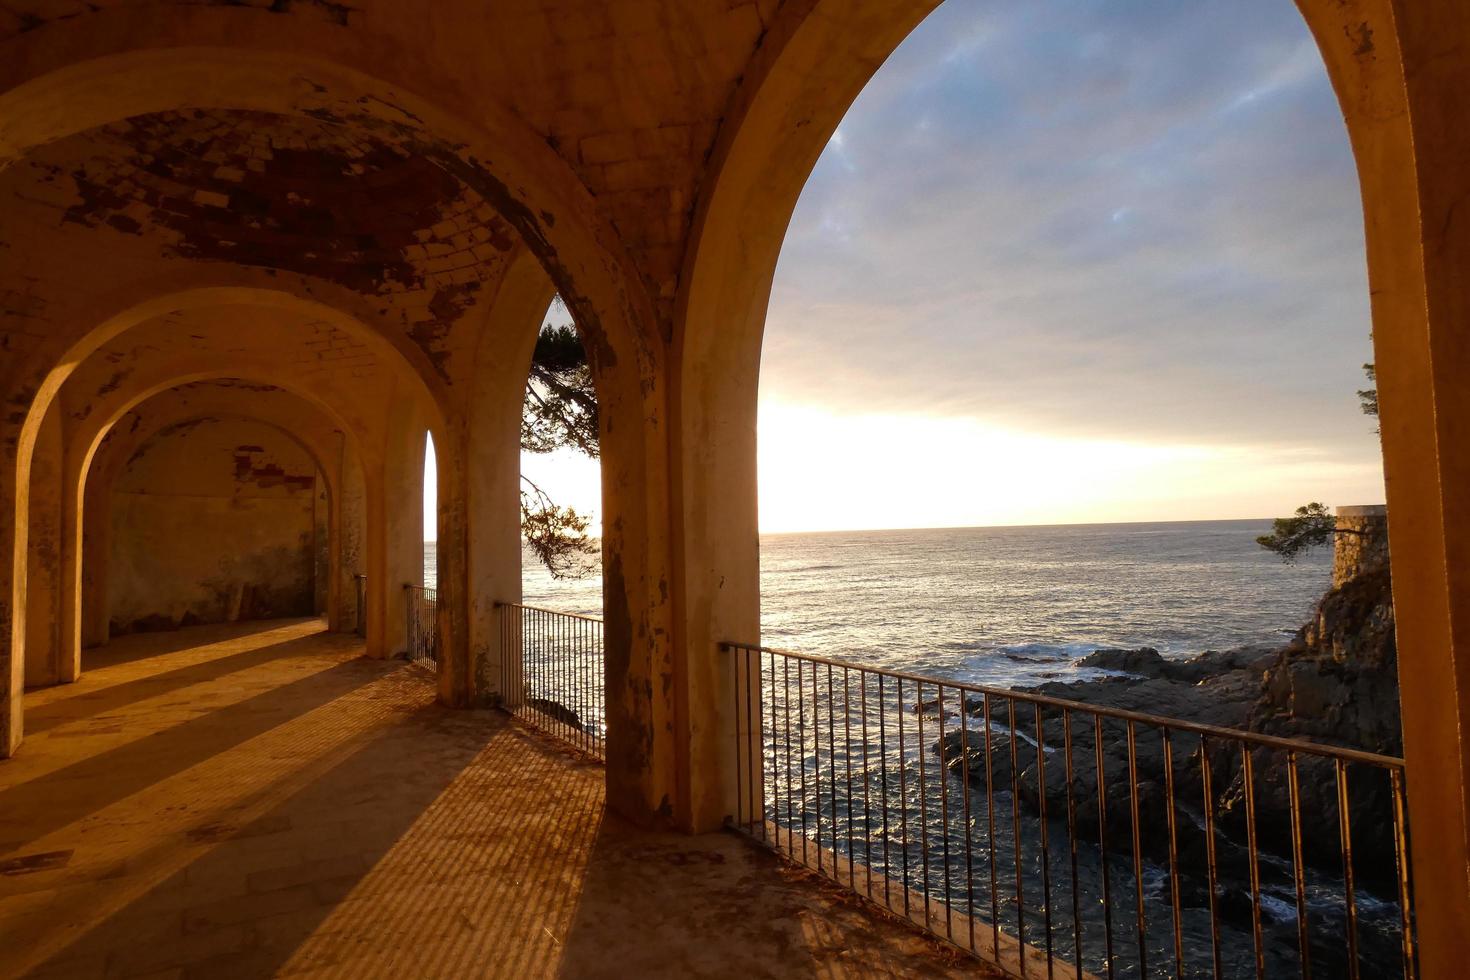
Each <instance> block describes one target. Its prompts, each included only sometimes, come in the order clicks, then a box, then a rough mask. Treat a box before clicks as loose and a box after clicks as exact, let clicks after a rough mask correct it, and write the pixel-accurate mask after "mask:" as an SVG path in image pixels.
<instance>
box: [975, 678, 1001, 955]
mask: <svg viewBox="0 0 1470 980" xmlns="http://www.w3.org/2000/svg"><path fill="white" fill-rule="evenodd" d="M980 700H981V706H982V707H983V708H984V711H985V819H986V824H987V830H988V833H987V835H986V843H987V844H988V845H989V849H990V941H991V947H990V949H991V952H992V953H993V954H994V955H995V956H996V958H999V957H1000V882H999V878H998V877H997V875H996V870H995V773H994V766H993V765H992V764H991V760H990V692H989V691H982V692H981V694H980Z"/></svg>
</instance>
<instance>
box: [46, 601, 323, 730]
mask: <svg viewBox="0 0 1470 980" xmlns="http://www.w3.org/2000/svg"><path fill="white" fill-rule="evenodd" d="M275 627H276V628H279V624H275ZM252 632H258V633H268V632H271V630H270V629H265V628H263V629H261V630H258V631H252ZM248 635H251V634H250V633H246V634H239V633H236V634H234V635H232V636H231V637H230V638H231V639H236V640H238V639H239V638H241V637H242V636H248ZM292 642H293V641H291V640H281V641H277V642H274V643H266V644H263V645H261V646H258V647H256V648H254V649H252V650H245V651H242V652H240V653H234V654H228V655H225V656H221V657H216V658H214V659H212V660H206V661H203V662H202V663H195V664H189V665H188V666H185V667H179V668H176V669H174V670H166V671H162V672H160V673H157V674H149V675H147V676H146V677H140V678H138V679H137V680H132V681H125V682H123V683H121V684H113V685H111V686H109V687H104V688H101V689H98V690H88V689H86V688H85V687H83V688H82V689H79V690H78V691H77V692H76V693H75V694H73V695H71V696H68V697H65V698H58V699H56V700H52V701H48V702H47V703H46V704H43V705H39V706H37V707H34V708H31V707H27V708H26V710H25V714H24V722H25V732H26V734H27V735H39V734H41V733H42V732H46V731H50V730H51V729H52V728H55V727H56V726H58V725H62V724H66V723H67V722H71V721H77V720H80V719H83V718H89V717H95V716H97V715H105V714H108V713H109V712H113V711H117V710H119V709H121V708H125V707H127V706H128V705H130V704H132V703H133V702H135V701H141V700H143V699H145V698H155V697H159V696H160V695H163V694H168V693H171V692H173V691H178V690H182V689H183V688H187V687H193V686H194V685H196V684H203V683H206V682H209V681H214V680H219V679H220V678H222V677H225V676H226V675H228V674H232V673H235V672H237V671H242V670H248V669H249V668H251V667H255V666H258V665H260V664H263V663H266V662H267V661H270V660H274V659H275V658H277V657H280V656H283V655H285V654H288V653H290V650H291V646H290V645H291V643H292ZM196 645H197V644H196ZM298 645H299V643H298ZM188 648H189V645H188V644H186V643H182V642H181V643H180V644H179V645H178V646H177V647H176V648H174V649H172V650H167V651H163V650H160V651H157V652H154V653H152V654H151V655H149V656H143V655H141V654H140V655H136V656H123V657H121V658H117V659H109V660H104V659H103V658H102V657H100V656H98V657H90V656H84V657H83V668H84V672H83V681H82V682H81V683H82V684H85V679H86V677H87V674H88V673H90V672H93V671H98V670H105V669H106V668H108V667H114V666H117V665H119V664H125V663H134V662H136V661H138V660H144V659H152V658H153V657H159V656H163V655H164V653H165V652H169V653H173V652H178V651H179V650H184V649H188ZM82 705H85V708H82Z"/></svg>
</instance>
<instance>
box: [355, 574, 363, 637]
mask: <svg viewBox="0 0 1470 980" xmlns="http://www.w3.org/2000/svg"><path fill="white" fill-rule="evenodd" d="M352 581H353V583H354V584H355V585H356V587H357V626H356V627H354V632H356V633H357V635H358V636H363V637H365V636H367V576H366V575H363V574H361V573H358V574H357V575H354V576H352Z"/></svg>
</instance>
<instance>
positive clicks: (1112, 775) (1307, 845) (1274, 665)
mask: <svg viewBox="0 0 1470 980" xmlns="http://www.w3.org/2000/svg"><path fill="white" fill-rule="evenodd" d="M1351 571H1352V573H1353V574H1351V575H1349V576H1347V577H1345V578H1344V579H1343V580H1341V581H1338V582H1337V583H1336V584H1335V585H1334V587H1333V588H1332V589H1331V590H1329V591H1328V592H1327V594H1326V595H1324V596H1323V598H1322V600H1321V601H1320V602H1319V604H1318V606H1317V608H1316V609H1315V611H1314V613H1313V616H1312V618H1311V620H1310V621H1309V622H1308V623H1307V624H1306V625H1305V626H1303V627H1302V629H1301V630H1299V631H1298V632H1297V634H1296V635H1295V636H1294V637H1293V638H1292V639H1291V640H1290V641H1289V642H1288V643H1287V644H1286V645H1284V646H1281V647H1269V646H1256V647H1243V648H1240V649H1234V650H1226V651H1218V652H1215V651H1211V652H1206V653H1202V654H1200V655H1198V656H1195V657H1192V658H1189V659H1173V658H1166V657H1164V656H1161V655H1160V654H1159V653H1158V652H1157V651H1156V650H1152V649H1148V648H1144V649H1137V650H1098V651H1096V652H1094V653H1092V654H1091V655H1089V656H1087V657H1085V658H1083V659H1082V660H1080V661H1079V662H1078V664H1077V666H1079V667H1093V668H1101V669H1105V670H1108V671H1113V672H1116V673H1115V674H1114V675H1113V676H1109V677H1105V678H1102V679H1097V680H1088V681H1075V682H1070V683H1068V682H1060V681H1054V682H1048V683H1045V684H1041V685H1039V686H1036V687H1031V688H1024V689H1018V690H1019V691H1022V692H1024V693H1034V694H1043V695H1047V696H1050V697H1055V698H1061V699H1065V700H1068V701H1076V702H1081V703H1084V704H1089V705H1097V706H1100V707H1108V708H1115V709H1123V710H1128V711H1135V712H1142V713H1146V714H1150V715H1159V716H1164V717H1168V718H1176V719H1180V720H1187V721H1190V722H1195V723H1199V724H1204V725H1212V726H1219V727H1222V728H1230V729H1237V730H1244V731H1250V732H1258V733H1262V734H1269V735H1274V736H1280V737H1286V738H1294V739H1303V740H1306V741H1312V742H1318V743H1324V744H1330V745H1335V746H1341V747H1346V748H1353V749H1360V750H1365V751H1369V752H1374V753H1379V754H1384V755H1394V756H1397V755H1400V754H1401V753H1402V743H1401V736H1400V734H1399V708H1398V677H1397V666H1398V665H1397V651H1396V648H1395V644H1394V630H1393V604H1392V596H1391V588H1390V586H1391V582H1390V578H1389V571H1388V567H1387V564H1386V562H1381V563H1377V562H1375V563H1373V564H1371V565H1370V566H1368V567H1359V568H1354V569H1352V570H1351ZM1011 707H1012V704H1011V702H1010V701H1009V699H1005V698H995V697H993V698H992V699H991V726H990V730H989V733H988V735H989V742H988V744H987V741H986V737H987V733H986V732H985V730H984V725H983V722H982V723H980V724H976V725H973V726H971V727H969V729H968V731H965V732H960V731H951V732H950V733H949V734H947V735H946V736H945V738H944V739H943V740H941V741H939V742H936V743H934V744H933V745H932V746H931V749H932V751H934V752H935V753H936V755H938V756H939V757H940V759H941V760H942V761H943V762H944V764H945V765H946V766H947V767H948V768H949V769H950V771H951V772H952V773H954V774H956V775H961V774H963V773H968V777H969V780H970V782H971V784H972V785H973V786H975V787H976V788H977V789H981V790H984V789H986V788H987V787H986V782H987V773H988V776H989V779H990V780H991V781H993V784H994V785H993V788H994V790H995V791H996V792H1010V791H1012V790H1013V791H1014V795H1015V797H1016V799H1018V800H1019V801H1020V804H1021V805H1022V806H1023V807H1024V808H1026V809H1027V810H1028V811H1029V812H1030V813H1031V814H1032V815H1034V816H1041V815H1042V814H1046V815H1047V816H1048V817H1049V818H1050V819H1058V818H1066V816H1067V814H1068V813H1069V811H1070V812H1071V814H1072V820H1073V821H1074V823H1075V827H1076V832H1077V834H1078V836H1079V838H1080V839H1082V840H1091V841H1098V840H1099V839H1105V840H1106V841H1107V845H1108V847H1109V848H1110V849H1116V852H1118V853H1127V854H1131V853H1132V844H1133V840H1134V821H1133V815H1134V812H1135V807H1136V812H1137V822H1138V828H1137V833H1138V839H1139V841H1140V844H1141V850H1142V853H1143V855H1144V856H1145V857H1146V858H1147V859H1149V860H1151V861H1153V862H1155V863H1156V864H1158V865H1160V866H1162V867H1167V866H1168V864H1169V860H1170V846H1171V845H1170V841H1171V834H1170V817H1171V816H1172V817H1173V823H1174V832H1173V835H1172V839H1173V841H1174V844H1173V846H1174V850H1175V860H1176V861H1177V867H1178V868H1179V870H1180V886H1181V904H1182V905H1183V906H1185V907H1186V908H1188V907H1201V906H1205V905H1207V904H1208V902H1209V885H1208V881H1209V878H1208V869H1209V864H1210V861H1211V855H1210V853H1209V848H1208V846H1207V845H1208V843H1209V835H1208V834H1207V833H1206V832H1205V820H1206V813H1205V811H1206V809H1207V807H1206V805H1205V802H1206V800H1209V801H1210V803H1211V806H1210V807H1209V808H1208V809H1210V810H1211V811H1212V812H1211V813H1210V814H1209V819H1210V820H1212V821H1213V823H1214V826H1215V827H1216V829H1217V833H1216V834H1215V835H1214V838H1215V839H1214V845H1215V848H1214V850H1215V853H1214V855H1213V859H1214V865H1215V876H1216V881H1217V888H1216V903H1217V913H1218V914H1219V916H1220V918H1221V920H1222V922H1225V923H1227V924H1230V925H1233V926H1235V927H1236V928H1243V929H1250V928H1251V918H1252V914H1253V909H1252V897H1251V896H1252V890H1251V871H1252V869H1251V865H1250V859H1249V858H1250V851H1249V849H1248V847H1247V844H1248V841H1249V837H1250V834H1251V832H1252V831H1253V832H1254V835H1255V839H1256V842H1257V845H1258V848H1259V851H1260V853H1261V855H1262V857H1261V859H1260V860H1259V861H1258V862H1257V868H1256V872H1257V874H1258V875H1259V880H1260V882H1261V887H1262V891H1263V892H1265V891H1269V890H1271V889H1272V888H1274V889H1276V890H1277V893H1278V894H1283V893H1289V891H1290V889H1292V888H1294V883H1295V879H1294V875H1293V871H1292V868H1293V866H1294V865H1293V861H1294V858H1293V834H1292V822H1291V810H1292V808H1291V799H1292V789H1291V779H1290V775H1291V765H1290V763H1289V761H1288V755H1287V753H1286V752H1284V751H1281V750H1279V749H1273V748H1265V747H1258V748H1255V749H1253V750H1252V751H1251V752H1250V760H1249V764H1250V767H1251V771H1252V773H1253V778H1252V781H1251V787H1250V788H1251V793H1252V795H1253V798H1254V817H1255V823H1254V827H1253V828H1252V827H1251V826H1249V825H1248V821H1247V819H1246V811H1247V799H1248V797H1247V792H1246V785H1245V774H1246V760H1245V758H1244V753H1243V752H1242V751H1241V748H1240V747H1239V745H1238V744H1233V743H1231V742H1229V741H1227V740H1224V739H1205V740H1201V739H1200V738H1199V736H1198V735H1195V734H1191V733H1186V732H1180V731H1178V730H1172V731H1171V732H1170V735H1169V737H1168V739H1167V745H1166V739H1165V738H1164V737H1163V736H1162V735H1161V734H1160V731H1159V729H1158V728H1157V727H1155V726H1151V725H1146V724H1142V723H1139V724H1136V725H1134V726H1133V736H1134V737H1133V740H1132V746H1131V763H1130V740H1129V725H1128V724H1127V723H1126V722H1125V721H1122V720H1120V719H1113V718H1104V719H1101V721H1100V722H1098V723H1095V722H1094V719H1093V716H1090V715H1086V714H1085V713H1082V714H1077V713H1074V714H1073V715H1072V717H1071V722H1070V729H1071V731H1070V733H1069V732H1067V731H1066V723H1065V722H1064V719H1063V715H1062V712H1061V711H1060V710H1059V709H1056V708H1044V709H1042V712H1041V719H1040V721H1041V733H1042V741H1043V744H1044V745H1045V746H1046V750H1045V751H1044V752H1042V753H1040V758H1038V752H1037V743H1036V732H1037V718H1036V714H1035V710H1036V709H1035V708H1034V706H1033V705H1032V704H1031V703H1029V702H1026V701H1022V700H1019V699H1017V700H1016V701H1015V702H1014V708H1015V712H1016V714H1015V721H1016V731H1017V732H1018V733H1020V734H1019V737H1017V738H1016V739H1015V744H1014V745H1012V740H1011V736H1010V726H1009V718H1010V710H1011ZM916 708H917V709H918V710H925V709H924V706H916ZM979 709H980V705H978V704H976V705H966V711H967V713H969V714H970V715H971V717H975V718H978V717H979V716H980V710H979ZM930 710H932V708H931V709H930ZM1099 728H1100V730H1101V742H1102V760H1103V768H1102V771H1103V787H1102V792H1101V794H1100V793H1099V787H1098V782H1099V780H1098V770H1097V762H1096V760H1097V758H1098V756H1097V745H1096V740H1097V734H1098V731H1099ZM1069 734H1070V741H1071V755H1072V766H1071V768H1072V773H1071V780H1070V783H1069V780H1068V777H1067V760H1066V757H1065V745H1066V743H1067V740H1068V735H1069ZM1166 753H1167V756H1168V758H1169V759H1170V760H1171V763H1169V764H1166V761H1165V759H1166ZM1012 760H1014V767H1013V766H1012ZM1130 764H1131V769H1130ZM1347 768H1348V771H1349V773H1350V782H1351V792H1350V794H1349V795H1350V801H1351V802H1350V804H1349V816H1350V818H1351V830H1352V846H1353V852H1352V853H1353V860H1352V864H1353V872H1354V876H1355V879H1356V883H1357V886H1358V887H1359V888H1360V889H1363V890H1371V892H1372V893H1373V894H1374V895H1376V896H1379V897H1381V898H1387V899H1391V898H1392V897H1393V896H1394V895H1395V894H1396V887H1397V868H1396V864H1395V860H1394V855H1395V852H1394V846H1393V840H1394V837H1393V827H1394V824H1393V821H1394V807H1393V794H1392V791H1391V787H1390V783H1389V779H1388V778H1387V776H1386V775H1384V774H1383V773H1382V772H1381V771H1379V770H1376V769H1374V768H1373V767H1371V766H1364V765H1351V766H1348V767H1347ZM1130 771H1131V772H1133V773H1135V774H1136V777H1135V778H1134V779H1130V778H1129V777H1130ZM1296 775H1297V798H1298V800H1299V802H1300V823H1299V827H1300V828H1301V829H1302V831H1303V832H1302V833H1301V835H1300V836H1301V846H1302V856H1303V859H1304V861H1305V862H1306V863H1307V865H1308V866H1309V867H1310V868H1311V869H1312V871H1313V873H1315V874H1318V875H1322V876H1327V877H1328V878H1332V879H1337V878H1340V876H1341V875H1342V870H1343V858H1342V849H1341V843H1340V833H1339V825H1340V824H1339V813H1338V806H1339V804H1338V793H1337V778H1338V773H1337V767H1336V765H1335V763H1334V762H1333V761H1332V760H1330V759H1324V758H1321V757H1318V756H1313V755H1309V754H1299V755H1298V756H1297V758H1296ZM1171 783H1172V790H1173V796H1174V799H1175V806H1174V808H1173V813H1172V814H1171V813H1170V807H1169V805H1168V800H1169V790H1170V784H1171ZM1043 786H1044V787H1045V789H1044V791H1043V789H1042V787H1043ZM1135 793H1136V800H1135ZM1100 797H1101V805H1099V798H1100ZM1339 914H1340V913H1339ZM1262 918H1263V929H1264V931H1265V933H1266V934H1267V938H1268V941H1276V942H1281V943H1286V942H1294V941H1295V931H1294V930H1295V920H1294V917H1293V916H1292V915H1290V914H1281V913H1280V911H1279V910H1277V911H1276V912H1273V911H1272V910H1271V909H1263V911H1262ZM1278 933H1279V935H1275V934H1278ZM1273 936H1274V939H1273ZM1370 943H1371V939H1370ZM1315 945H1316V943H1315V942H1314V946H1315ZM1387 945H1388V944H1385V946H1387ZM1320 952H1321V954H1322V955H1323V956H1326V957H1328V958H1329V959H1331V958H1333V957H1337V956H1340V954H1341V951H1340V950H1336V951H1334V950H1332V949H1324V950H1321V951H1320ZM1392 954H1393V950H1392V948H1391V947H1390V948H1385V949H1384V950H1383V955H1384V956H1385V958H1386V960H1387V961H1391V956H1392Z"/></svg>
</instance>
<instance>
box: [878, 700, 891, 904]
mask: <svg viewBox="0 0 1470 980" xmlns="http://www.w3.org/2000/svg"><path fill="white" fill-rule="evenodd" d="M883 702H884V698H883V675H882V674H881V673H880V674H879V675H878V765H879V767H880V769H881V773H882V779H883V781H882V783H881V784H880V785H881V786H882V787H883V799H882V800H881V801H880V802H881V807H882V811H881V812H882V814H883V904H884V905H885V906H887V907H888V908H889V909H890V910H891V909H892V908H893V899H892V897H891V896H890V894H889V882H890V881H891V880H892V870H893V865H892V864H891V863H890V859H889V856H888V732H887V727H888V722H887V720H886V719H887V715H888V712H887V710H886V708H885V707H884V703H883Z"/></svg>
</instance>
